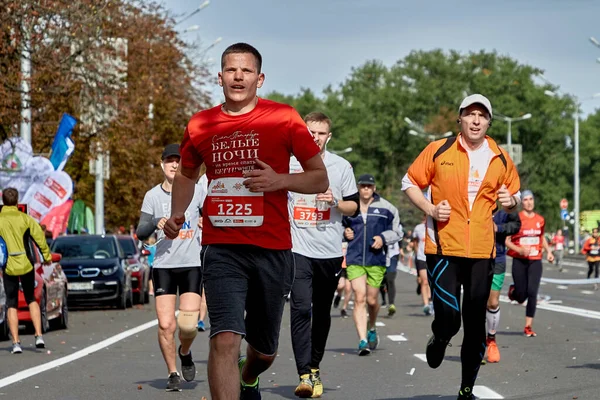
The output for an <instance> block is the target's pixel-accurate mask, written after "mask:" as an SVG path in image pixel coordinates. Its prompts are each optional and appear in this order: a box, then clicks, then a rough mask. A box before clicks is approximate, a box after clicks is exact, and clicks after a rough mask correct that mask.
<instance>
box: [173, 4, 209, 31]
mask: <svg viewBox="0 0 600 400" xmlns="http://www.w3.org/2000/svg"><path fill="white" fill-rule="evenodd" d="M209 4H210V1H209V0H206V1H205V2H204V3H202V4H200V6H199V7H198V8H196V9H195V10H194V11H192V12H191V13H189V14H188V15H186V16H185V17H183V18H182V19H181V20H179V21H178V22H177V23H176V24H175V25H179V24H180V23H182V22H184V21H187V20H188V19H190V18H192V17H193V16H194V15H196V14H198V13H199V12H200V11H202V10H203V9H204V8H206V7H208V5H209Z"/></svg>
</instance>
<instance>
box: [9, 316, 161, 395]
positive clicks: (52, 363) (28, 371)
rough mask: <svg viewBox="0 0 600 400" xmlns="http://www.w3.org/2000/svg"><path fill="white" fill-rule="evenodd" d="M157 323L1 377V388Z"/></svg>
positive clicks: (141, 326)
mask: <svg viewBox="0 0 600 400" xmlns="http://www.w3.org/2000/svg"><path fill="white" fill-rule="evenodd" d="M156 325H158V319H155V320H153V321H150V322H146V323H145V324H142V325H140V326H137V327H135V328H132V329H129V330H127V331H125V332H121V333H119V334H118V335H115V336H112V337H109V338H108V339H105V340H103V341H101V342H98V343H96V344H94V345H91V346H89V347H86V348H85V349H81V350H79V351H77V352H75V353H73V354H70V355H68V356H65V357H62V358H59V359H57V360H54V361H50V362H47V363H45V364H42V365H38V366H37V367H33V368H29V369H26V370H23V371H20V372H17V373H16V374H14V375H11V376H7V377H6V378H3V379H0V388H3V387H5V386H8V385H12V384H13V383H15V382H19V381H22V380H23V379H27V378H29V377H31V376H34V375H37V374H41V373H42V372H45V371H48V370H50V369H53V368H56V367H59V366H61V365H64V364H67V363H70V362H71V361H75V360H78V359H80V358H82V357H85V356H87V355H90V354H92V353H95V352H97V351H98V350H102V349H104V348H105V347H107V346H110V345H112V344H115V343H117V342H119V341H121V340H123V339H126V338H128V337H129V336H133V335H135V334H136V333H140V332H142V331H145V330H146V329H149V328H152V327H153V326H156Z"/></svg>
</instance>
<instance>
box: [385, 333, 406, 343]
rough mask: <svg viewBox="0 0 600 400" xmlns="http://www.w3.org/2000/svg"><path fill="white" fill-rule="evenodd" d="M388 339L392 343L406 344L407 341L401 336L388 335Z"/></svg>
mask: <svg viewBox="0 0 600 400" xmlns="http://www.w3.org/2000/svg"><path fill="white" fill-rule="evenodd" d="M388 339H390V340H393V341H394V342H406V341H408V339H407V338H405V337H404V336H402V335H388Z"/></svg>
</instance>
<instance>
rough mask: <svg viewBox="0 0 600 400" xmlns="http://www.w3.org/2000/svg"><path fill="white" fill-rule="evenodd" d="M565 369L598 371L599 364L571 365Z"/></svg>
mask: <svg viewBox="0 0 600 400" xmlns="http://www.w3.org/2000/svg"><path fill="white" fill-rule="evenodd" d="M567 368H573V369H580V368H589V369H598V370H600V364H582V365H572V366H570V367H567Z"/></svg>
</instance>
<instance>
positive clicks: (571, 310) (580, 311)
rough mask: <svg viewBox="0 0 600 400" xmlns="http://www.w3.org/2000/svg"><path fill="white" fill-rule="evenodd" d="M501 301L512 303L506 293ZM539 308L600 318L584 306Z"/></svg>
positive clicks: (543, 306)
mask: <svg viewBox="0 0 600 400" xmlns="http://www.w3.org/2000/svg"><path fill="white" fill-rule="evenodd" d="M586 268H587V267H586ZM398 270H402V269H401V268H398ZM588 283H591V282H589V281H588ZM542 284H544V282H542ZM500 301H501V302H503V303H511V301H510V300H509V299H508V297H506V296H504V295H501V296H500ZM537 308H538V309H542V310H549V311H555V312H560V313H565V314H571V315H576V316H579V317H585V318H592V319H600V312H598V311H592V310H586V309H584V308H574V307H567V306H561V305H557V304H538V306H537Z"/></svg>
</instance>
